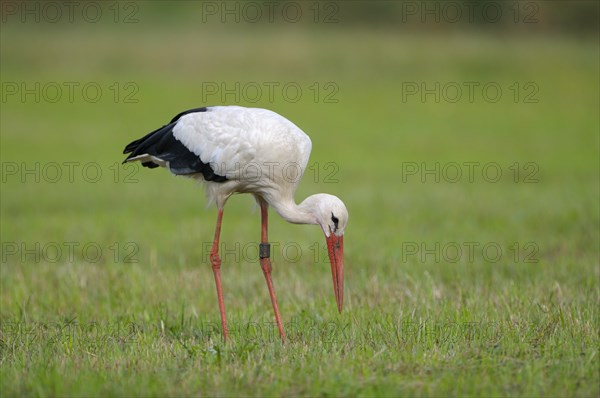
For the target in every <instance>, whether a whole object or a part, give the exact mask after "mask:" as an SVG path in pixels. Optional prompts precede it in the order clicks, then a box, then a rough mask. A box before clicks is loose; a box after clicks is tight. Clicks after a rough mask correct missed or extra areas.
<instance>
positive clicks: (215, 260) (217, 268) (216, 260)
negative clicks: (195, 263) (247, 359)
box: [210, 252, 229, 341]
mask: <svg viewBox="0 0 600 398" xmlns="http://www.w3.org/2000/svg"><path fill="white" fill-rule="evenodd" d="M210 262H211V264H212V270H213V274H214V276H215V285H217V300H218V301H219V312H220V313H221V327H222V329H223V341H227V339H228V338H229V329H227V317H226V315H225V301H224V300H223V287H222V286H221V258H220V257H219V254H218V253H216V252H213V253H211V254H210Z"/></svg>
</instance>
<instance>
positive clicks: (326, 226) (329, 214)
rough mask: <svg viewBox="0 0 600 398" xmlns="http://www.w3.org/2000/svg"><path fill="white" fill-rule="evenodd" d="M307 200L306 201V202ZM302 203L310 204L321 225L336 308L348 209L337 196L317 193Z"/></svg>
mask: <svg viewBox="0 0 600 398" xmlns="http://www.w3.org/2000/svg"><path fill="white" fill-rule="evenodd" d="M307 202H308V203H307ZM303 204H307V205H310V207H311V212H312V214H313V216H314V217H315V218H316V221H317V224H319V225H320V226H321V229H322V230H323V233H325V239H326V241H327V251H328V253H329V262H330V263H331V275H332V277H333V290H334V293H335V300H336V302H337V306H338V310H339V311H340V312H342V304H343V302H344V230H345V229H346V225H347V224H348V210H346V206H345V205H344V202H342V201H341V200H340V199H339V198H338V197H336V196H333V195H328V194H323V193H321V194H317V195H312V196H310V197H308V198H307V199H306V200H305V201H304V202H303Z"/></svg>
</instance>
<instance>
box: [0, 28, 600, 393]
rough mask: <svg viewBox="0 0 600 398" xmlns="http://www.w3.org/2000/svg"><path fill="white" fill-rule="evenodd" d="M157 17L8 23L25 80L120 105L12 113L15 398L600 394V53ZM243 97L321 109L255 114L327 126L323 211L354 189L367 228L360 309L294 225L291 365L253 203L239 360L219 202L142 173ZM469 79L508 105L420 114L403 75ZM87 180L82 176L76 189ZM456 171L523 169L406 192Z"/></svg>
mask: <svg viewBox="0 0 600 398" xmlns="http://www.w3.org/2000/svg"><path fill="white" fill-rule="evenodd" d="M150 22H152V21H151V20H150V21H148V20H144V19H143V18H141V20H140V23H138V24H133V25H123V24H115V25H110V26H106V25H98V26H91V25H85V24H83V25H82V26H74V27H70V26H69V25H67V24H63V25H56V26H50V25H48V26H44V25H40V26H34V27H33V28H31V27H28V26H27V25H17V24H4V25H3V26H2V57H1V58H0V63H1V66H2V82H3V83H5V82H16V83H18V84H20V83H21V82H26V83H27V84H30V85H33V84H35V82H40V84H41V85H43V84H46V83H48V82H59V83H60V82H69V81H75V82H80V83H81V84H82V85H83V84H85V83H86V82H98V84H99V85H100V86H101V87H102V88H103V90H104V93H103V96H102V97H101V98H100V100H99V101H98V102H96V103H90V102H86V101H85V100H83V99H82V97H81V96H78V95H76V97H75V100H74V101H73V102H69V101H68V100H66V99H63V100H61V101H58V102H56V103H50V102H48V101H44V100H41V101H40V102H39V103H36V102H35V101H32V100H26V101H21V98H20V97H19V96H18V95H17V96H10V97H7V99H6V100H3V101H2V104H1V105H2V118H1V125H0V126H1V133H2V135H1V137H2V145H1V148H0V154H1V157H2V164H3V174H2V178H3V181H2V191H1V194H0V198H1V208H0V215H1V219H2V223H1V228H0V232H1V235H2V236H1V241H2V264H1V271H0V276H1V278H0V288H1V291H0V299H1V310H0V321H1V327H0V333H1V334H0V383H1V387H0V393H1V395H2V396H3V397H10V396H107V395H114V396H130V395H137V396H164V395H168V396H180V395H208V396H234V395H251V396H265V395H269V396H273V395H275V396H278V395H302V396H344V395H348V396H351V395H361V396H398V395H411V396H413V395H419V396H422V395H428V396H445V395H455V396H508V395H510V396H596V397H597V396H599V395H600V390H599V388H598V385H599V384H600V378H599V357H598V347H599V342H600V339H599V324H600V319H599V315H600V314H599V310H598V308H599V304H600V290H599V285H598V280H599V278H600V271H599V246H600V245H599V243H600V242H599V239H600V238H599V229H598V226H599V222H600V215H599V206H598V203H599V200H600V193H599V182H598V181H599V177H600V173H599V170H598V148H599V134H598V131H599V128H600V127H599V120H598V109H599V107H600V104H599V99H598V92H599V82H598V79H599V78H598V68H599V61H598V59H599V58H598V42H597V41H598V40H597V38H595V39H586V38H583V39H582V38H570V37H568V36H543V35H539V34H535V32H534V33H531V34H525V33H519V34H516V35H513V36H511V35H509V36H506V37H505V36H499V35H494V34H491V33H490V34H474V33H473V34H467V33H460V32H456V33H453V34H442V35H436V34H424V33H422V34H416V33H411V35H407V34H405V33H402V32H396V31H394V30H393V29H390V28H388V29H369V28H367V27H364V28H356V29H351V28H349V27H346V26H344V25H343V24H340V26H338V25H335V26H326V27H319V28H314V29H308V28H307V27H294V28H289V27H287V28H288V29H281V26H279V25H274V26H262V27H254V26H252V27H248V29H252V31H251V32H252V34H246V33H245V32H244V30H243V26H241V27H236V28H235V29H233V30H231V29H228V28H227V27H226V26H208V25H201V24H194V23H188V24H184V26H179V27H177V26H176V25H174V24H169V23H165V24H156V25H155V24H153V23H150ZM75 32H77V34H74V33H75ZM222 81H226V82H228V83H229V84H234V82H236V81H239V82H241V83H242V84H245V83H248V82H258V83H260V84H262V83H264V82H280V83H281V84H285V83H286V82H297V83H298V84H299V85H300V86H301V87H302V88H303V89H304V90H306V91H305V94H304V95H303V96H302V98H301V99H300V100H299V101H298V102H295V103H291V102H287V101H285V100H284V99H283V98H282V96H281V95H277V96H276V97H275V100H274V101H273V102H270V101H269V99H268V98H267V97H266V96H263V97H261V98H260V100H259V101H258V102H257V103H248V102H244V101H243V99H242V100H240V101H239V103H238V104H239V105H247V106H259V107H267V108H270V109H274V110H276V111H278V112H279V113H281V114H283V115H285V116H287V117H289V118H290V119H291V120H293V121H294V122H295V123H296V124H298V125H299V126H301V127H302V128H303V129H304V130H305V131H306V132H307V133H308V134H309V135H310V136H311V137H312V140H313V154H312V157H311V163H310V164H311V165H312V166H313V169H311V170H309V172H307V174H306V175H305V178H304V180H303V182H302V184H301V185H300V187H299V190H298V193H297V198H298V199H302V198H304V197H305V196H308V195H309V194H311V193H315V192H329V193H333V194H336V195H338V196H340V197H341V198H342V199H343V200H344V201H345V203H346V205H347V207H348V209H349V213H350V222H349V226H348V229H347V233H346V238H345V249H346V258H345V268H346V291H345V295H346V296H345V308H344V312H343V313H342V314H341V315H340V314H338V313H337V310H336V306H335V302H334V296H333V291H332V286H331V276H330V271H329V266H328V264H327V258H326V253H325V251H324V249H323V245H324V243H325V242H324V241H322V236H321V235H322V234H321V232H320V231H319V230H318V228H316V227H311V226H294V225H289V224H286V223H285V222H284V221H282V220H280V219H279V218H278V217H277V216H276V215H275V214H273V217H271V230H270V236H271V239H272V241H273V243H274V244H277V245H278V246H277V247H275V249H274V250H273V262H274V274H273V278H274V283H275V289H276V292H277V293H278V300H279V305H280V310H281V313H282V316H283V321H284V323H285V324H286V330H287V333H288V341H287V343H286V344H285V345H284V346H282V345H281V343H280V341H279V338H278V336H277V333H276V329H275V327H274V324H273V316H272V310H271V305H270V302H269V297H268V294H267V289H266V286H265V284H264V280H263V276H262V273H261V271H260V267H259V265H258V264H257V261H256V259H255V257H256V250H255V249H256V243H255V242H256V241H257V239H258V236H259V235H258V234H259V214H258V212H257V211H256V209H254V205H253V203H252V200H251V198H249V197H245V196H239V197H234V198H232V199H231V200H230V201H229V203H228V206H227V208H226V211H225V218H224V229H223V233H222V242H223V246H222V248H223V249H225V252H224V254H223V259H224V265H223V268H222V278H223V283H224V289H225V303H226V307H227V313H228V317H229V321H230V325H231V331H232V339H231V342H229V343H228V344H224V343H223V342H222V341H221V335H220V328H219V325H220V320H219V315H218V309H217V303H216V293H215V288H214V281H213V276H212V272H211V269H210V266H209V265H208V258H207V251H208V246H207V245H208V244H209V243H210V241H211V239H212V236H213V226H214V220H215V217H216V212H215V210H214V208H213V207H206V205H205V200H204V197H203V193H202V190H201V189H200V187H199V186H198V185H197V184H194V183H192V182H190V181H188V180H185V179H182V178H175V177H173V176H170V175H169V174H168V173H167V172H165V171H164V170H161V171H151V170H147V169H141V168H136V169H127V168H124V167H122V166H120V165H119V162H120V161H121V159H122V156H121V154H120V152H121V150H122V148H123V147H124V145H125V144H127V143H128V142H129V141H130V140H132V139H135V138H138V137H139V136H141V135H142V134H144V133H146V132H148V131H150V130H151V129H153V128H155V127H157V126H158V125H161V124H162V123H164V122H166V121H167V120H168V119H169V118H170V117H171V116H172V115H174V114H175V113H177V112H179V111H180V110H183V109H186V108H191V107H195V106H201V105H207V104H204V103H202V102H201V98H202V95H203V93H202V90H201V88H202V83H203V82H217V83H220V82H222ZM467 81H476V82H480V83H481V84H482V85H483V84H485V83H486V82H497V83H498V84H499V85H500V86H501V87H502V88H503V97H502V98H501V99H500V100H499V101H498V102H496V103H491V102H486V101H485V100H483V99H482V98H481V97H476V98H475V100H474V101H473V102H469V101H468V100H467V99H466V98H465V99H463V100H461V101H459V102H457V103H449V102H447V101H440V102H439V103H436V102H435V101H433V100H431V97H429V99H428V100H426V101H425V102H423V101H420V100H419V99H418V98H416V99H411V100H408V101H403V100H402V83H403V82H418V83H420V82H427V83H428V84H430V85H432V84H434V83H435V82H441V84H442V85H443V84H444V83H447V82H459V83H461V82H467ZM115 82H117V83H118V87H119V88H120V89H121V90H125V91H121V92H120V94H119V98H118V101H114V98H113V97H112V95H113V92H111V91H110V89H109V87H110V86H111V84H114V83H115ZM127 82H133V83H134V84H135V87H137V88H138V89H139V91H138V92H137V93H136V94H135V95H134V99H136V100H137V102H136V103H126V102H124V96H125V95H126V94H127V93H129V91H127V89H125V86H124V85H125V83H127ZM315 82H317V84H318V87H319V88H320V89H324V85H325V84H326V83H327V82H333V83H334V84H335V85H336V87H337V88H338V89H339V91H337V93H336V94H335V99H337V100H338V102H337V103H325V102H323V100H322V99H320V100H319V101H315V100H314V97H313V96H312V92H310V95H309V94H308V93H309V91H308V90H309V87H310V86H311V85H312V84H314V83H315ZM514 82H519V84H520V85H521V87H523V84H525V83H527V82H534V83H535V84H536V85H537V87H539V92H538V93H537V94H536V98H537V99H538V100H539V101H538V102H537V103H523V101H522V100H519V101H518V102H515V101H514V100H513V97H512V95H513V93H512V92H511V91H510V89H509V86H511V85H512V84H514ZM525 93H526V91H525V90H523V89H521V91H520V94H525ZM30 98H31V97H30ZM321 98H322V97H321ZM26 99H27V98H26ZM208 100H209V102H210V103H209V104H221V101H220V98H219V97H218V96H212V97H209V98H208ZM228 102H234V101H228ZM36 162H39V166H37V167H39V169H38V170H39V172H36V171H34V172H33V173H32V174H26V175H25V176H20V175H19V174H17V175H13V174H12V172H10V170H9V169H7V167H13V166H14V167H17V170H18V172H21V171H22V169H23V168H33V170H35V167H36V166H35V165H36ZM50 162H57V163H58V164H59V165H60V170H61V171H62V173H63V174H62V175H61V177H60V178H57V181H56V182H52V181H54V180H53V175H51V174H49V173H51V172H52V170H51V169H50V168H49V167H52V166H48V165H49V164H50ZM63 162H77V163H75V166H73V167H75V169H74V174H73V181H72V182H71V181H69V178H68V176H67V175H66V172H67V170H68V168H67V166H65V165H62V163H63ZM329 162H332V163H333V164H334V165H335V166H336V167H335V168H329V167H330V166H328V164H329ZM408 162H410V165H409V163H408ZM450 162H455V163H457V164H459V165H463V164H464V163H465V162H478V163H477V165H478V166H477V167H478V168H477V169H476V171H480V170H481V167H483V166H484V165H488V164H490V163H491V162H494V163H495V164H497V165H499V167H500V168H501V170H502V172H503V175H502V178H500V179H499V181H498V182H487V181H486V180H485V179H484V177H483V176H482V175H481V174H477V173H476V174H474V178H473V181H472V182H470V181H469V180H468V178H467V175H466V174H465V175H464V176H463V178H461V179H460V180H459V181H458V182H456V183H452V182H449V181H447V180H445V179H444V178H440V181H439V182H436V180H435V176H432V175H422V174H421V173H417V174H415V175H409V174H407V173H406V167H409V166H414V165H417V166H418V167H421V164H424V166H425V167H428V168H432V167H435V164H436V163H439V165H440V168H442V167H444V166H445V165H447V164H449V163H450ZM515 163H517V168H518V170H519V174H518V175H517V174H515V168H514V165H515ZM90 164H91V166H90ZM84 166H85V167H88V169H86V170H87V172H89V173H91V174H82V171H83V167H84ZM90 167H91V168H90ZM403 168H404V169H403ZM96 170H100V171H101V173H102V175H101V176H100V177H99V178H98V181H97V182H90V180H95V179H96V176H95V174H93V173H92V172H93V171H96ZM316 170H318V174H317V171H316ZM403 170H404V171H405V172H404V173H403ZM466 170H467V169H466V168H464V169H463V171H466ZM130 172H131V173H133V174H132V175H131V176H130V178H132V179H133V180H132V181H129V180H128V179H127V176H128V175H129V174H127V173H130ZM332 172H333V174H332V175H330V173H332ZM36 173H37V174H36ZM44 173H47V174H44ZM36 175H37V176H39V178H40V181H39V182H36V180H35V178H36ZM328 176H330V177H331V178H332V179H333V180H329V179H327V178H326V177H328ZM527 176H530V177H531V178H530V180H526V177H527ZM421 178H424V179H425V181H424V182H422V180H421ZM515 181H516V182H515ZM252 209H254V210H252ZM36 245H37V246H36ZM436 245H437V246H436ZM69 247H72V248H73V249H72V253H71V251H70V249H69ZM457 247H458V248H460V249H461V250H462V251H461V253H460V254H457V253H456V252H455V251H452V250H455V249H456V248H457ZM469 247H473V250H472V252H470V251H469V250H468V248H469ZM484 247H485V248H486V250H487V251H483V250H482V249H483V248H484ZM57 248H58V250H59V251H58V252H57ZM498 248H500V250H501V252H499V253H497V252H495V251H494V250H497V249H498ZM97 249H99V250H100V253H98V252H97ZM286 250H287V251H286ZM71 254H72V255H71ZM436 256H437V257H436ZM130 260H131V261H130Z"/></svg>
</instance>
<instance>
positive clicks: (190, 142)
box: [123, 106, 348, 341]
mask: <svg viewBox="0 0 600 398" xmlns="http://www.w3.org/2000/svg"><path fill="white" fill-rule="evenodd" d="M311 147H312V143H311V141H310V138H309V137H308V136H307V135H306V134H305V133H304V132H303V131H302V130H300V128H298V127H297V126H296V125H295V124H293V123H292V122H290V121H289V120H287V119H286V118H284V117H282V116H281V115H279V114H277V113H275V112H272V111H269V110H266V109H257V108H244V107H239V106H211V107H204V108H196V109H191V110H188V111H185V112H182V113H180V114H178V115H177V116H175V117H174V118H173V119H172V120H171V121H170V122H169V123H168V124H166V125H164V126H163V127H160V128H159V129H157V130H154V131H153V132H151V133H149V134H148V135H146V136H144V137H142V138H140V139H138V140H136V141H133V142H132V143H130V144H129V145H127V146H126V147H125V150H124V151H123V153H124V154H127V153H129V156H128V157H127V159H125V161H124V162H132V161H140V162H142V165H143V166H144V167H149V168H155V167H158V166H162V167H166V168H168V169H169V170H170V171H171V172H172V173H173V174H176V175H184V176H188V177H192V178H196V179H199V180H201V181H204V182H205V184H206V193H207V196H208V198H209V199H210V200H211V201H214V202H215V203H216V205H217V209H218V215H217V225H216V228H215V237H214V241H213V246H212V250H211V253H210V261H211V263H212V269H213V273H214V277H215V284H216V286H217V298H218V302H219V311H220V314H221V324H222V327H223V338H224V340H225V341H226V340H227V339H228V336H229V332H228V329H227V319H226V316H225V303H224V301H223V290H222V287H221V273H220V268H221V259H220V257H219V253H218V248H219V236H220V231H221V221H222V219H223V208H224V206H225V202H226V201H227V199H228V198H229V197H230V196H231V195H232V194H235V193H250V194H252V195H253V196H254V198H255V199H256V201H257V202H258V205H259V206H260V213H261V220H262V228H261V243H260V246H259V258H260V265H261V268H262V271H263V274H264V276H265V279H266V282H267V287H268V288H269V295H270V296H271V302H272V303H273V310H274V312H275V320H276V322H277V327H278V328H279V334H280V336H281V340H282V341H285V332H284V330H283V326H282V324H281V316H280V314H279V309H278V307H277V299H276V298H275V292H274V290H273V282H272V280H271V261H270V245H269V243H268V242H269V241H268V236H267V230H268V221H267V214H268V206H269V205H271V206H273V208H274V209H275V211H276V212H277V213H278V214H279V215H280V216H281V217H283V218H284V219H285V220H286V221H288V222H291V223H295V224H317V225H320V226H321V229H322V230H323V232H324V233H325V239H326V241H327V249H328V253H329V261H330V263H331V273H332V276H333V289H334V293H335V299H336V302H337V307H338V310H339V311H340V312H341V311H342V303H343V297H344V261H343V254H344V230H345V228H346V224H347V223H348V211H347V210H346V206H344V203H343V202H342V201H341V200H340V199H339V198H337V197H335V196H333V195H328V194H323V193H321V194H316V195H312V196H309V197H308V198H306V199H305V200H304V201H302V203H300V204H296V202H295V201H294V192H295V191H296V187H297V186H298V183H299V180H300V177H301V176H302V173H303V172H304V170H305V168H306V164H307V163H308V158H309V156H310V150H311ZM294 170H296V171H297V174H296V175H294V173H293V171H294Z"/></svg>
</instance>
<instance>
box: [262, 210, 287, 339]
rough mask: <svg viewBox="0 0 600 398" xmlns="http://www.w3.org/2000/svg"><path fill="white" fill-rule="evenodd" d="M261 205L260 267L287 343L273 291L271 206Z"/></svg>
mask: <svg viewBox="0 0 600 398" xmlns="http://www.w3.org/2000/svg"><path fill="white" fill-rule="evenodd" d="M259 203H260V216H261V222H262V225H261V240H260V241H261V243H260V246H261V247H260V255H259V257H260V267H261V268H262V271H263V275H264V276H265V280H266V281H267V287H268V288H269V296H271V303H273V311H274V312H275V321H276V322H277V327H278V328H279V336H280V337H281V342H282V343H284V342H285V332H284V331H283V326H282V324H281V315H280V314H279V307H278V306H277V298H276V297H275V290H274V289H273V281H272V280H271V270H272V267H271V259H270V258H269V257H270V245H269V239H268V213H269V205H268V204H267V203H266V202H265V201H264V200H262V199H260V200H259Z"/></svg>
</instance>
